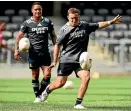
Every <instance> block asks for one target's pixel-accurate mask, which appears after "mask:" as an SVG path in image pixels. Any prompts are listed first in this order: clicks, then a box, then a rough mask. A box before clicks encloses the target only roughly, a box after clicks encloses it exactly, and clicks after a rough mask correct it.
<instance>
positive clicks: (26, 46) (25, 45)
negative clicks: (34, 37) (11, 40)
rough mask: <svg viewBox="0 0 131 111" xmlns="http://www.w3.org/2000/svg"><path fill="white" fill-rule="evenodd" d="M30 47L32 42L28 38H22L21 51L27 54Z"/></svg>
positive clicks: (20, 42)
mask: <svg viewBox="0 0 131 111" xmlns="http://www.w3.org/2000/svg"><path fill="white" fill-rule="evenodd" d="M29 47H30V41H29V39H28V38H22V39H20V41H19V51H22V52H26V51H27V50H28V49H29Z"/></svg>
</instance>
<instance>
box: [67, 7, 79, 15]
mask: <svg viewBox="0 0 131 111" xmlns="http://www.w3.org/2000/svg"><path fill="white" fill-rule="evenodd" d="M74 13H78V14H80V12H79V10H78V9H77V8H69V10H68V12H67V15H69V14H74Z"/></svg>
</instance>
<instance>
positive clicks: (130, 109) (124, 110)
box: [87, 106, 131, 111]
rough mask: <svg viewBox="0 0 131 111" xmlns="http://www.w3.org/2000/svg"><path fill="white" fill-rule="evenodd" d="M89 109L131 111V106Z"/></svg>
mask: <svg viewBox="0 0 131 111" xmlns="http://www.w3.org/2000/svg"><path fill="white" fill-rule="evenodd" d="M87 109H89V110H90V109H92V110H93V109H94V110H110V111H113V110H114V111H117V110H121V111H131V106H126V107H125V106H124V107H123V106H89V107H87Z"/></svg>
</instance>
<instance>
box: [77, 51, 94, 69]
mask: <svg viewBox="0 0 131 111" xmlns="http://www.w3.org/2000/svg"><path fill="white" fill-rule="evenodd" d="M79 63H80V66H81V68H82V69H84V70H90V68H91V66H92V59H91V57H90V55H89V53H88V52H83V53H81V55H80V58H79Z"/></svg>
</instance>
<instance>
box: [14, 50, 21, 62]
mask: <svg viewBox="0 0 131 111" xmlns="http://www.w3.org/2000/svg"><path fill="white" fill-rule="evenodd" d="M14 58H15V59H16V60H20V54H19V51H15V53H14Z"/></svg>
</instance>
